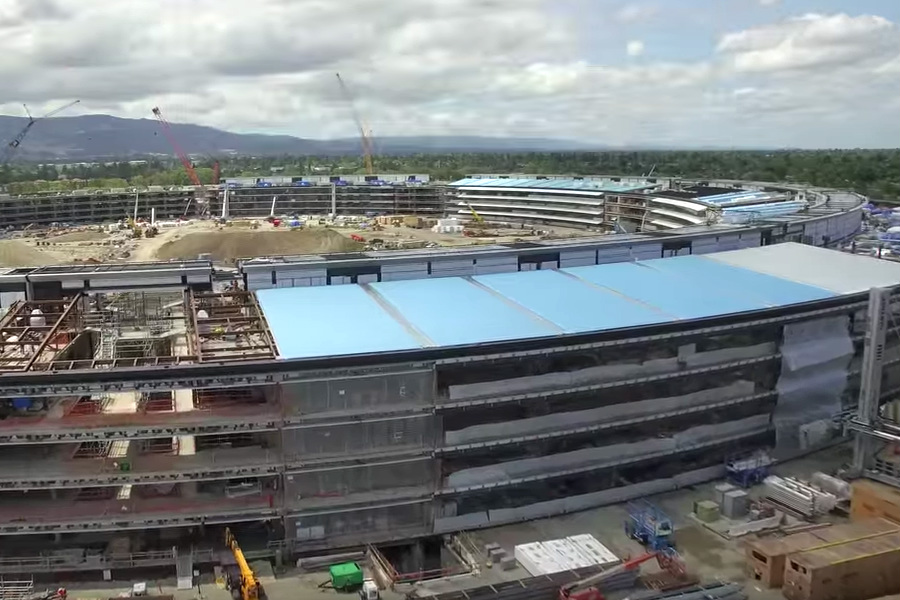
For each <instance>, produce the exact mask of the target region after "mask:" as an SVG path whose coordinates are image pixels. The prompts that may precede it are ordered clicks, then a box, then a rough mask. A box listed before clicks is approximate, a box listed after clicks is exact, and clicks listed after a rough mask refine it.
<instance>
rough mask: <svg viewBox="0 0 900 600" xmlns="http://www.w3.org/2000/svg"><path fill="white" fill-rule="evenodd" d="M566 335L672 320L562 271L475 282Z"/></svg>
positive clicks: (481, 278) (484, 277)
mask: <svg viewBox="0 0 900 600" xmlns="http://www.w3.org/2000/svg"><path fill="white" fill-rule="evenodd" d="M474 279H475V280H476V281H478V283H481V284H482V285H485V286H487V287H489V288H491V289H492V290H494V291H496V292H497V293H499V294H502V295H504V296H506V297H507V298H509V299H510V300H512V301H513V302H516V303H517V304H520V305H522V306H524V307H525V308H527V309H528V310H530V311H531V312H533V313H535V314H537V315H540V316H541V317H543V318H545V319H547V320H548V321H552V322H553V323H555V324H556V325H557V327H559V328H560V329H562V330H563V331H565V332H566V333H584V332H588V331H601V330H604V329H617V328H621V327H636V326H638V325H649V324H651V323H661V322H664V321H669V320H670V319H669V317H668V316H667V315H665V314H663V313H660V312H657V311H655V310H653V309H652V308H650V307H648V306H645V305H643V304H640V303H638V302H634V301H632V300H629V299H628V298H625V297H623V296H620V295H618V294H615V293H612V292H610V291H608V290H605V289H603V288H600V287H597V286H595V285H591V284H590V283H588V282H586V281H584V280H579V279H577V278H575V277H571V276H569V275H567V274H566V273H563V272H560V271H527V272H522V273H498V274H496V275H479V276H477V277H475V278H474Z"/></svg>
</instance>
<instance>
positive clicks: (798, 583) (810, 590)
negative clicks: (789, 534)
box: [782, 533, 900, 600]
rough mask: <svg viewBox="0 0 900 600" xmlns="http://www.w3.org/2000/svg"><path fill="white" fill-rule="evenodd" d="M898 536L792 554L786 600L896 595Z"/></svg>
mask: <svg viewBox="0 0 900 600" xmlns="http://www.w3.org/2000/svg"><path fill="white" fill-rule="evenodd" d="M898 565H900V533H891V534H888V535H881V536H876V537H870V538H868V539H864V540H859V541H855V542H847V543H846V544H837V545H832V546H829V547H827V548H819V549H817V550H809V551H806V552H800V553H798V554H792V555H791V556H790V557H789V558H788V561H787V567H786V568H785V571H784V587H783V588H782V593H783V594H784V596H785V598H787V599H788V600H866V599H868V598H877V597H879V596H885V595H887V594H896V593H897V592H900V568H898Z"/></svg>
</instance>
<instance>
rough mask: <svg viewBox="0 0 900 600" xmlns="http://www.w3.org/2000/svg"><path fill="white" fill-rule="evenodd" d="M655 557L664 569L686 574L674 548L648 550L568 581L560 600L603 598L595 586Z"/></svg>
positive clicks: (560, 589) (560, 594) (560, 591)
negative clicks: (570, 581)
mask: <svg viewBox="0 0 900 600" xmlns="http://www.w3.org/2000/svg"><path fill="white" fill-rule="evenodd" d="M652 558H655V559H656V560H657V562H658V563H659V566H660V568H661V569H663V570H664V571H668V572H670V573H673V574H675V575H683V574H684V563H683V562H682V561H681V559H680V558H679V557H678V555H677V554H676V553H675V551H674V550H672V549H666V550H660V551H658V552H647V553H646V554H641V555H640V556H637V557H635V558H632V559H629V560H626V561H625V562H623V563H620V564H618V565H616V566H615V567H612V568H611V569H607V570H605V571H601V572H600V573H596V574H594V575H591V576H589V577H585V578H584V579H579V580H578V581H573V582H572V583H567V584H566V585H564V586H562V587H560V588H559V600H573V599H577V600H602V598H603V596H602V595H601V594H600V592H599V591H598V590H597V589H596V588H595V587H594V586H596V585H597V584H598V583H601V582H603V581H605V580H607V579H609V578H610V577H612V576H614V575H618V574H619V573H622V572H624V571H631V570H632V569H636V568H638V567H639V566H640V565H641V564H643V563H645V562H647V561H648V560H650V559H652Z"/></svg>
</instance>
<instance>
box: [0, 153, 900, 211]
mask: <svg viewBox="0 0 900 600" xmlns="http://www.w3.org/2000/svg"><path fill="white" fill-rule="evenodd" d="M220 168H221V175H222V176H223V177H237V176H244V177H265V176H270V175H281V174H284V175H295V176H304V175H314V174H329V175H349V174H360V173H364V168H363V163H362V159H361V158H358V157H352V156H341V157H311V156H267V157H228V158H223V159H221V160H220ZM375 168H376V172H378V173H423V174H428V175H430V176H431V177H432V178H433V179H436V180H440V181H452V180H455V179H459V178H462V177H463V176H464V175H466V174H474V173H530V174H563V175H566V174H568V175H598V174H615V175H634V176H641V175H648V174H650V173H651V172H652V174H653V175H654V176H658V177H685V178H709V179H742V180H755V181H776V182H794V183H805V184H811V185H816V186H823V187H835V188H845V189H852V190H855V191H858V192H860V193H862V194H866V195H868V196H871V197H872V198H875V199H882V200H895V201H897V200H900V150H816V151H811V150H793V151H792V150H784V151H639V152H624V151H621V152H531V153H474V152H472V153H454V154H411V155H404V156H377V157H375ZM196 171H197V174H198V176H199V177H200V179H201V181H203V182H204V183H211V182H212V179H213V170H212V164H211V162H210V160H204V161H202V162H198V163H197V164H196ZM0 185H5V186H6V187H7V189H8V190H9V191H10V192H12V193H28V192H36V191H65V190H74V189H81V188H97V187H103V188H108V187H130V186H134V187H145V186H151V185H163V186H165V185H190V179H189V178H188V175H187V173H185V171H184V169H183V168H182V167H181V165H180V164H179V163H177V162H174V161H166V160H160V159H158V158H153V159H149V160H147V161H142V162H139V163H135V162H109V163H103V164H99V163H98V164H79V165H65V166H59V165H27V164H24V165H19V164H17V165H14V166H10V165H6V166H3V167H0Z"/></svg>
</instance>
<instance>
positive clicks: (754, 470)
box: [725, 452, 773, 488]
mask: <svg viewBox="0 0 900 600" xmlns="http://www.w3.org/2000/svg"><path fill="white" fill-rule="evenodd" d="M772 462H773V461H772V458H771V457H770V456H769V455H768V454H767V453H765V452H757V453H755V454H749V455H748V454H744V455H739V456H733V457H729V458H728V459H727V460H726V461H725V476H726V478H727V479H728V481H729V482H731V483H733V484H734V485H736V486H739V487H742V488H748V487H750V486H753V485H756V484H758V483H762V481H763V480H764V479H765V478H766V477H768V476H769V467H770V466H771V465H772Z"/></svg>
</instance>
